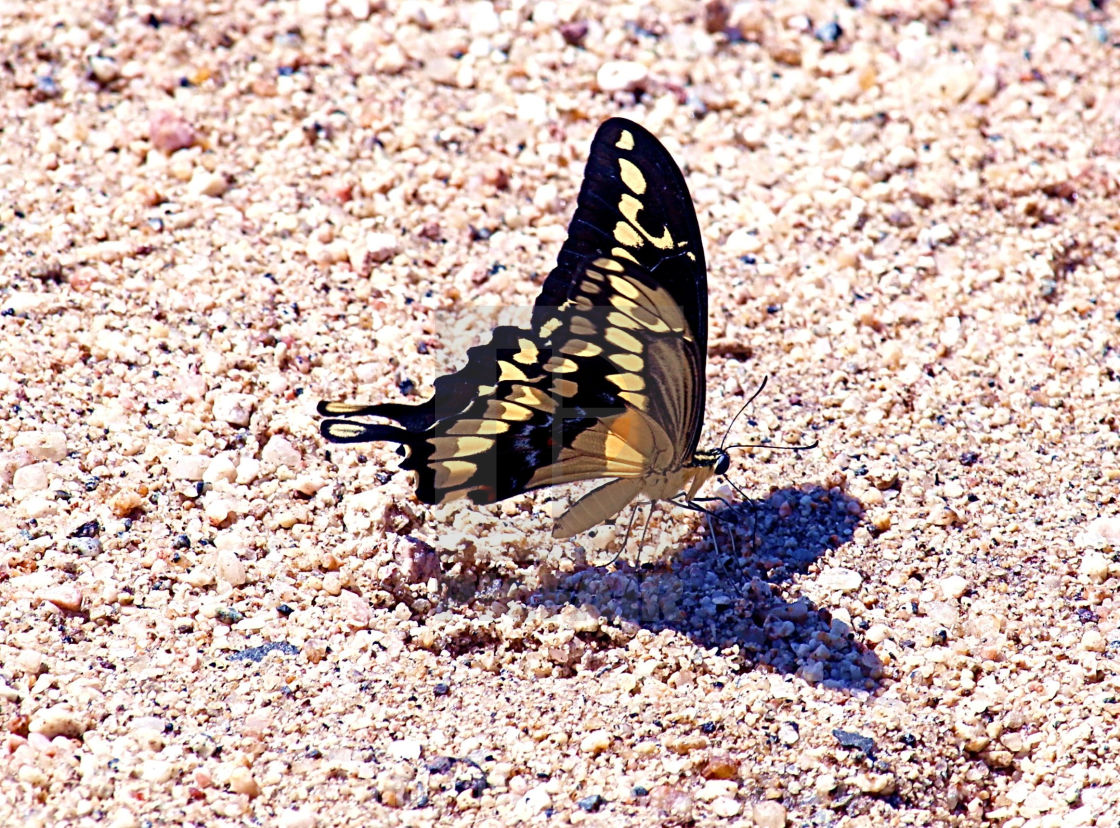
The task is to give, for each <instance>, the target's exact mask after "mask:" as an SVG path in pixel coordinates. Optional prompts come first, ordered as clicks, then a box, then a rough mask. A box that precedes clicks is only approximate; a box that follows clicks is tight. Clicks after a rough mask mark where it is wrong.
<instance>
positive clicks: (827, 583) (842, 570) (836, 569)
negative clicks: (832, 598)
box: [817, 566, 863, 593]
mask: <svg viewBox="0 0 1120 828" xmlns="http://www.w3.org/2000/svg"><path fill="white" fill-rule="evenodd" d="M817 584H818V586H820V587H822V588H824V589H827V590H831V591H836V592H841V593H847V592H855V591H856V590H857V589H859V588H860V587H861V586H862V585H863V576H862V575H860V574H859V573H858V572H856V571H855V570H854V569H848V568H847V567H843V566H830V567H827V568H825V569H824V571H822V572H821V574H820V575H819V576H817Z"/></svg>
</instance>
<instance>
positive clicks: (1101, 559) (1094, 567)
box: [1077, 552, 1112, 584]
mask: <svg viewBox="0 0 1120 828" xmlns="http://www.w3.org/2000/svg"><path fill="white" fill-rule="evenodd" d="M1111 563H1112V562H1111V561H1110V560H1109V559H1108V557H1107V556H1105V555H1102V554H1101V553H1100V552H1087V553H1085V556H1084V557H1083V558H1082V559H1081V565H1080V566H1078V568H1077V572H1078V574H1079V575H1083V576H1084V577H1086V578H1088V579H1089V580H1090V581H1092V582H1093V583H1097V584H1099V583H1103V582H1104V581H1106V580H1107V579H1108V568H1109V565H1110V564H1111Z"/></svg>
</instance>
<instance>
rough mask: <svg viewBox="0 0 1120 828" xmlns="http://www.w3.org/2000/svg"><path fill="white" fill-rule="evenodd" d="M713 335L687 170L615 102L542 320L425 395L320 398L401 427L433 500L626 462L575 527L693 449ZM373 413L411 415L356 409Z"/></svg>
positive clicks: (519, 487) (342, 427)
mask: <svg viewBox="0 0 1120 828" xmlns="http://www.w3.org/2000/svg"><path fill="white" fill-rule="evenodd" d="M706 337H707V284H706V278H705V273H704V254H703V248H702V244H701V240H700V233H699V228H698V226H697V222H696V216H695V212H694V210H693V208H692V202H691V198H690V196H689V194H688V190H687V188H686V187H685V184H684V179H683V177H682V175H681V173H680V170H679V169H678V168H677V166H676V164H675V163H674V162H673V160H672V158H671V156H670V155H669V153H668V152H667V151H666V150H665V149H664V147H662V146H661V144H660V143H659V142H658V141H657V140H656V139H655V138H654V137H653V136H652V135H650V134H649V133H648V132H646V131H645V130H644V129H643V128H641V127H639V126H637V125H636V124H633V123H631V122H629V121H626V120H624V119H621V118H612V119H611V120H609V121H606V122H605V123H604V124H603V125H602V126H601V127H600V128H599V131H598V132H597V134H596V136H595V140H594V142H593V143H592V147H591V153H590V158H589V160H588V164H587V169H586V173H585V178H584V182H583V186H582V187H581V190H580V194H579V200H578V206H577V209H576V212H575V215H574V216H573V218H572V221H571V224H570V226H569V236H568V239H567V241H566V242H565V243H564V245H563V248H562V249H561V252H560V254H559V256H558V260H557V265H556V267H555V268H554V269H553V270H552V272H551V273H550V274H549V275H548V277H547V278H546V280H545V282H544V285H543V286H542V290H541V294H540V296H539V297H538V299H537V301H536V303H535V305H534V309H533V316H532V322H531V324H530V326H529V328H527V329H522V328H517V327H511V326H502V327H499V328H496V329H495V330H494V332H493V335H492V337H491V340H490V342H489V343H487V344H485V345H480V346H476V347H474V348H471V349H470V350H468V352H467V364H466V365H465V366H464V367H463V368H462V369H460V370H458V371H456V372H453V373H451V374H448V375H446V376H443V377H440V378H439V379H437V380H436V381H435V384H434V385H435V393H434V394H433V396H432V398H431V399H429V400H428V401H426V402H424V403H421V404H419V405H403V404H396V403H385V404H381V405H372V406H351V405H348V404H340V403H320V404H319V412H320V414H324V415H328V416H331V419H328V420H325V421H324V422H323V424H322V433H323V434H324V436H325V437H327V438H328V439H330V440H332V441H335V442H359V441H364V440H387V441H393V442H397V443H400V444H401V446H402V452H403V453H405V455H406V456H405V459H404V460H403V461H402V462H401V464H400V465H401V468H402V469H407V470H412V471H415V472H416V473H417V496H418V497H419V499H420V500H422V501H424V502H427V503H442V502H445V501H448V500H452V499H455V498H458V497H467V498H469V499H471V500H473V501H474V502H476V503H493V502H496V501H499V500H502V499H504V498H507V497H511V496H513V495H516V494H520V493H521V492H524V491H528V490H531V489H536V488H540V487H543V486H551V485H555V484H558V483H567V482H573V481H579V480H587V479H592V478H600V477H606V478H617V479H618V482H617V483H609V484H607V485H606V486H604V487H600V489H599V490H596V491H597V492H599V494H598V495H597V496H596V494H595V492H593V493H592V494H591V495H588V496H585V497H584V498H583V499H581V500H580V501H579V502H578V503H577V504H576V506H574V507H573V508H572V510H571V511H570V512H569V513H568V514H567V515H565V516H564V517H563V518H562V519H561V520H560V521H559V522H558V523H557V526H556V530H555V533H556V534H557V536H559V537H567V536H569V535H571V534H575V533H576V532H580V531H583V529H585V528H588V527H589V526H592V525H595V524H596V523H599V522H601V521H602V520H604V519H606V518H608V517H610V516H611V515H613V514H615V513H616V512H617V511H618V510H619V509H621V508H622V507H623V506H625V504H626V503H628V502H629V501H630V500H631V499H632V498H633V497H634V496H635V495H636V494H637V493H640V492H641V491H643V490H644V487H645V485H646V482H647V481H648V480H649V479H650V477H651V476H652V475H655V474H663V473H664V472H665V471H667V470H677V471H679V470H680V469H681V468H682V467H683V466H684V465H685V464H687V463H688V462H689V461H690V460H691V459H692V456H693V452H694V450H695V447H696V443H697V440H698V437H699V431H700V427H701V424H702V420H703V414H704V355H705V348H706ZM368 415H372V416H378V417H385V418H388V419H391V420H395V421H396V422H397V423H398V424H399V427H397V426H390V425H377V424H366V423H359V422H356V421H354V420H353V419H351V418H353V417H355V416H368ZM624 481H630V482H624ZM608 495H609V496H608Z"/></svg>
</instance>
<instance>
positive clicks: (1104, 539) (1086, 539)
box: [1077, 517, 1120, 547]
mask: <svg viewBox="0 0 1120 828" xmlns="http://www.w3.org/2000/svg"><path fill="white" fill-rule="evenodd" d="M1077 540H1078V542H1079V543H1080V544H1081V545H1082V546H1085V545H1088V544H1091V543H1103V544H1107V545H1109V546H1116V547H1120V517H1099V518H1096V519H1095V520H1093V521H1091V522H1090V523H1089V525H1088V526H1086V527H1085V531H1084V532H1083V533H1082V534H1081V535H1079V536H1078V538H1077Z"/></svg>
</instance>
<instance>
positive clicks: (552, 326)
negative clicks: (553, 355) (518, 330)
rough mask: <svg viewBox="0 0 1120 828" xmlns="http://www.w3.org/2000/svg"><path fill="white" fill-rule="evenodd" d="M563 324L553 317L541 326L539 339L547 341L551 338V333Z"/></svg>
mask: <svg viewBox="0 0 1120 828" xmlns="http://www.w3.org/2000/svg"><path fill="white" fill-rule="evenodd" d="M563 324H564V323H563V322H562V321H560V320H559V319H557V318H555V317H554V318H552V319H549V320H548V321H546V322H545V323H544V324H543V325H541V330H540V337H541V339H548V338H549V337H550V336H552V334H553V333H555V332H556V329H557V328H559V327H560V326H561V325H563Z"/></svg>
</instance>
